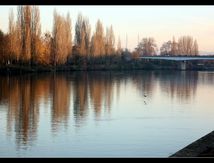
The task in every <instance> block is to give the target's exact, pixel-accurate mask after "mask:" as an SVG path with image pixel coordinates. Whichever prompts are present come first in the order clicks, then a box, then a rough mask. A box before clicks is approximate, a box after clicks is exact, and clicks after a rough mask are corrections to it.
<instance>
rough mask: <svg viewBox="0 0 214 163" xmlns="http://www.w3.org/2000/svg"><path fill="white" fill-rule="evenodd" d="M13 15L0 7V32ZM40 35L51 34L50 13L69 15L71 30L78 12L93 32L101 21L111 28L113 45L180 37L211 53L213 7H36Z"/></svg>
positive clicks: (7, 8) (158, 43)
mask: <svg viewBox="0 0 214 163" xmlns="http://www.w3.org/2000/svg"><path fill="white" fill-rule="evenodd" d="M10 8H13V10H14V14H16V12H17V6H0V29H1V30H3V31H4V32H7V28H8V13H9V9H10ZM39 8H40V16H41V24H42V31H43V32H45V31H51V30H52V20H53V10H54V8H56V10H57V11H58V12H59V13H62V14H64V15H66V13H67V12H70V16H71V19H72V25H73V29H72V30H73V36H74V26H75V22H76V18H77V14H78V13H79V12H81V13H82V14H83V15H84V16H87V17H88V18H89V22H90V24H91V27H92V33H93V32H94V28H95V24H96V21H97V20H98V19H100V20H101V21H102V23H103V25H104V28H105V29H106V26H110V25H112V26H113V29H114V33H115V36H116V41H117V38H118V36H120V38H121V43H122V47H123V48H125V46H126V44H125V43H126V33H127V36H128V48H129V49H130V50H133V49H134V48H135V47H136V45H137V42H138V34H139V38H140V39H141V38H143V37H154V38H155V40H156V43H157V45H158V48H160V46H161V45H162V43H163V42H164V41H168V40H169V39H172V37H173V36H175V38H176V39H177V38H178V37H179V36H182V35H190V36H193V38H196V39H197V41H198V44H199V50H200V51H207V52H214V6H73V5H72V6H61V5H60V6H53V5H52V6H39Z"/></svg>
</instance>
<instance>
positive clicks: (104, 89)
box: [89, 72, 113, 116]
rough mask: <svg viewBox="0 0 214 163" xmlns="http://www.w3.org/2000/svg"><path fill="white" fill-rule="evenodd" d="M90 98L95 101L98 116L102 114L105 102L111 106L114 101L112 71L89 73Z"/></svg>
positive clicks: (108, 106)
mask: <svg viewBox="0 0 214 163" xmlns="http://www.w3.org/2000/svg"><path fill="white" fill-rule="evenodd" d="M89 89H90V99H91V101H92V102H93V106H94V110H95V114H96V116H99V115H100V114H101V107H102V105H103V104H104V106H106V107H107V108H110V107H111V102H112V89H113V82H112V75H111V72H105V73H104V74H102V73H93V74H91V73H90V74H89ZM108 110H109V109H108Z"/></svg>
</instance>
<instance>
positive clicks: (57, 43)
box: [52, 10, 72, 66]
mask: <svg viewBox="0 0 214 163" xmlns="http://www.w3.org/2000/svg"><path fill="white" fill-rule="evenodd" d="M52 35H53V41H52V47H53V50H52V51H53V58H52V62H53V64H54V65H55V66H56V65H57V64H64V63H65V62H66V61H67V59H68V56H69V54H70V53H71V50H72V49H71V21H70V16H69V15H67V18H64V17H63V16H61V15H59V14H58V13H57V12H56V10H54V24H53V31H52Z"/></svg>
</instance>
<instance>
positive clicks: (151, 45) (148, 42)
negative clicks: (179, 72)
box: [137, 37, 157, 56]
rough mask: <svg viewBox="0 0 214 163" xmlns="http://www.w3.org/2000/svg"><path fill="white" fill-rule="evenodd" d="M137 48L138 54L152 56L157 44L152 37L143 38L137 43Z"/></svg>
mask: <svg viewBox="0 0 214 163" xmlns="http://www.w3.org/2000/svg"><path fill="white" fill-rule="evenodd" d="M137 49H138V51H139V53H140V55H144V56H153V55H156V52H157V45H156V43H155V40H154V38H151V37H149V38H143V39H142V41H141V42H140V43H139V44H138V46H137Z"/></svg>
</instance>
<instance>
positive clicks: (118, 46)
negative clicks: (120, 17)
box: [117, 37, 122, 55]
mask: <svg viewBox="0 0 214 163" xmlns="http://www.w3.org/2000/svg"><path fill="white" fill-rule="evenodd" d="M121 53H122V48H121V41H120V37H118V42H117V55H121Z"/></svg>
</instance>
